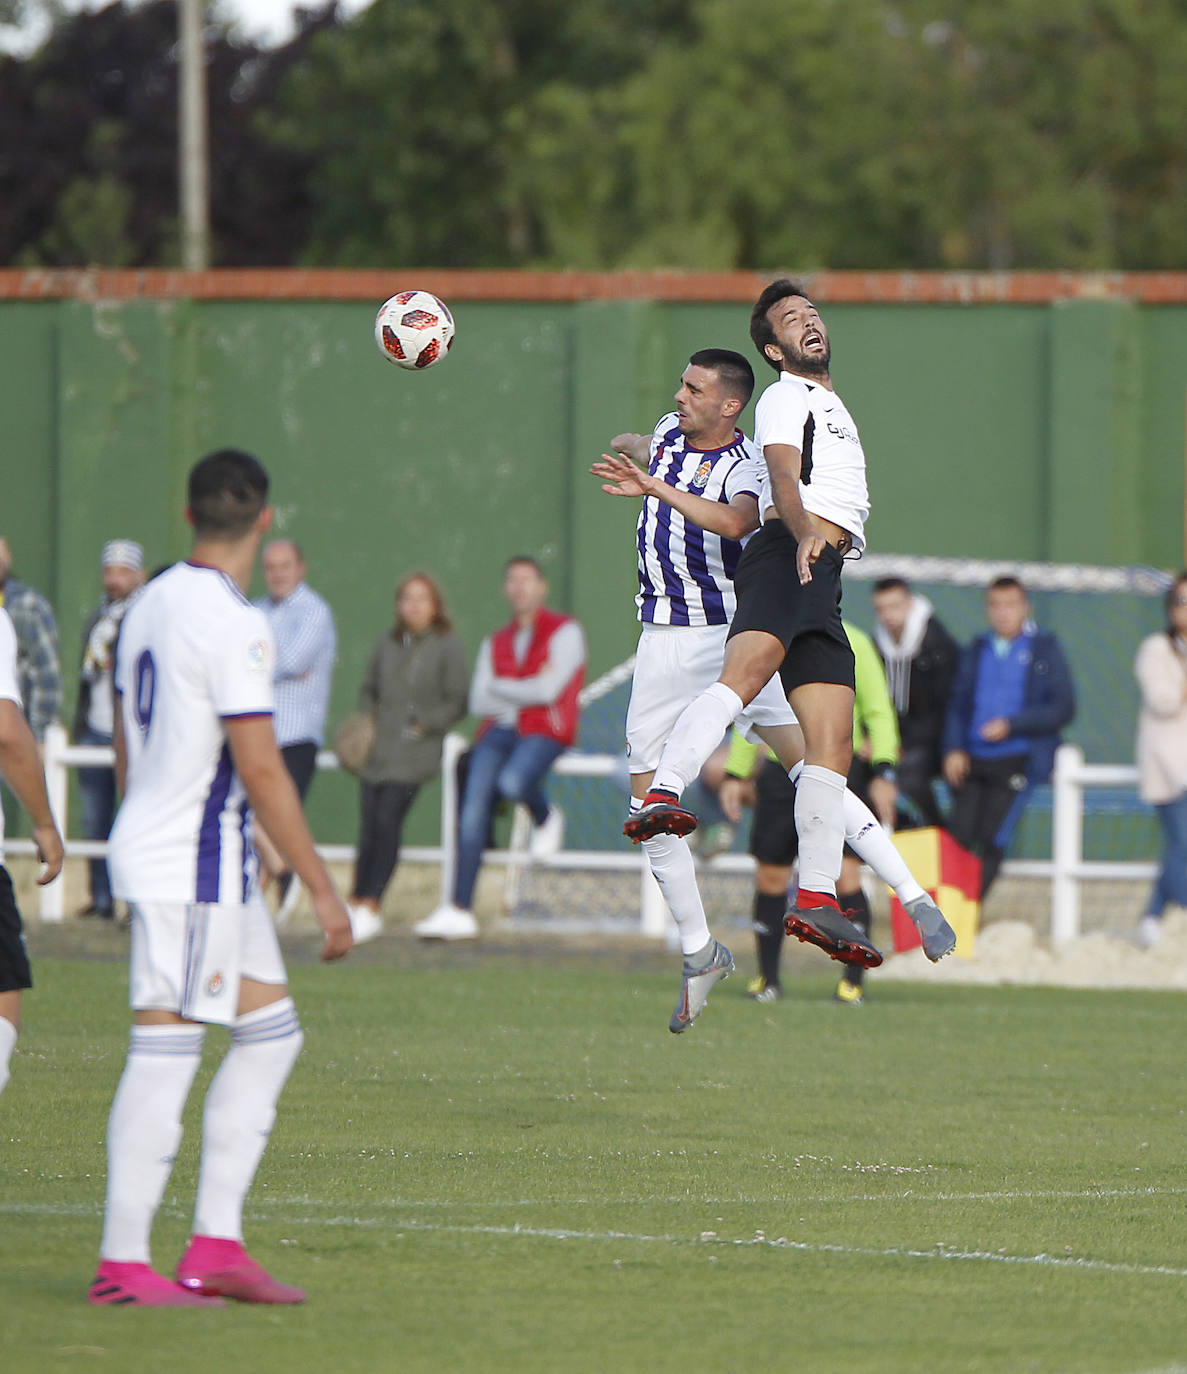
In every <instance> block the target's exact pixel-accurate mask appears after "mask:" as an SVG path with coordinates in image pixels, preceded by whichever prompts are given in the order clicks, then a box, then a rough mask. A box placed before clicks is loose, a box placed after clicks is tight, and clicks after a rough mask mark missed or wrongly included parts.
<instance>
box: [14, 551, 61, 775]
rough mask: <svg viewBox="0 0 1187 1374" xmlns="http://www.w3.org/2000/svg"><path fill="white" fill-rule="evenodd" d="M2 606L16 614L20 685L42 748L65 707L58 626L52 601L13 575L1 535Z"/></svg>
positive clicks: (26, 715)
mask: <svg viewBox="0 0 1187 1374" xmlns="http://www.w3.org/2000/svg"><path fill="white" fill-rule="evenodd" d="M0 606H3V607H4V609H5V610H6V611H7V612H8V614H9V615H10V616H11V617H12V624H13V628H14V629H15V630H16V642H17V684H18V686H19V687H20V692H21V698H22V700H23V701H24V703H25V717H26V719H27V720H28V722H29V726H30V728H31V729H32V731H33V736H34V738H35V739H36V740H37V744H38V746H39V747H40V748H44V745H45V732H46V728H47V727H48V726H49V725H50V723H51V722H52V721H55V720H57V718H58V716H59V714H60V713H61V709H62V667H61V662H60V660H59V658H58V625H57V622H56V621H55V620H54V613H53V611H52V610H51V609H50V604H49V602H48V601H47V600H46V599H45V597H44V596H42V595H41V593H40V592H35V591H34V590H33V588H32V587H27V586H25V584H24V583H23V582H18V581H17V579H16V578H15V577H13V576H12V553H11V552H10V550H9V547H8V540H7V539H5V538H4V537H3V536H2V535H0Z"/></svg>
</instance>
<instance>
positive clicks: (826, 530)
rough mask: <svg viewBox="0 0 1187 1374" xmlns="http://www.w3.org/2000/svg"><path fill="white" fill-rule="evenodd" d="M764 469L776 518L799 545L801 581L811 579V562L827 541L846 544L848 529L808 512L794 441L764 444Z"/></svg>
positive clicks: (805, 581)
mask: <svg viewBox="0 0 1187 1374" xmlns="http://www.w3.org/2000/svg"><path fill="white" fill-rule="evenodd" d="M763 457H764V458H765V459H766V463H767V471H768V472H769V473H770V476H771V499H772V500H773V501H774V503H775V510H776V511H777V512H778V515H779V518H780V519H781V520H782V521H783V523H784V524H785V525H786V526H787V528H788V530H789V531H790V532H791V534H792V536H793V538H794V539H795V541H796V544H797V545H798V546H799V547H798V551H797V553H796V567H797V568H798V570H799V574H800V582H801V584H806V583H808V582H811V580H812V564H813V563H815V562H816V560H817V559H818V558H819V557H820V555H821V554H822V553H823V552H824V550H825V546H826V545H828V544H834V545H839V546H840V547H841V548H842V550H843V549H844V548H845V547H846V545H845V544H842V543H841V541H842V540H847V539H849V534H848V531H846V530H844V529H842V528H841V526H840V525H837V524H834V523H833V521H831V520H826V519H824V517H823V516H820V515H811V514H809V513H808V512H807V511H806V510H805V509H804V503H803V502H802V501H801V500H800V469H801V464H802V458H801V455H800V451H799V449H798V448H796V447H795V446H794V444H767V446H766V447H765V448H764V449H763Z"/></svg>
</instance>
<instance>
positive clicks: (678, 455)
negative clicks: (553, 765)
mask: <svg viewBox="0 0 1187 1374" xmlns="http://www.w3.org/2000/svg"><path fill="white" fill-rule="evenodd" d="M753 387H754V373H753V371H752V370H751V367H750V364H749V363H748V362H747V361H746V359H745V358H743V357H742V356H741V355H740V354H737V353H734V352H731V351H729V350H726V349H704V350H701V351H700V352H699V353H695V354H694V355H693V356H692V358H691V359H690V361H689V365H688V367H687V368H686V369H685V371H684V373H683V375H682V377H681V385H680V389H679V390H678V391H677V393H676V405H677V409H676V411H675V412H673V413H671V414H668V415H665V416H664V417H663V418H662V419H661V420H660V421H659V423H658V424H657V425H656V427H655V431H654V433H653V434H652V435H650V436H648V435H638V434H620V435H618V436H616V438H615V439H614V440H613V447H614V448H615V449H616V450H618V452H619V453H621V454H626V455H629V456H630V457H631V458H633V459H635V460H636V461H637V462H639V463H644V464H647V470H646V471H640V470H639V468H637V467H636V466H635V464H634V463H633V462H629V461H627V460H626V458H623V457H616V456H613V455H610V454H603V455H602V460H601V462H600V463H597V464H595V465H594V466H593V468H592V469H591V471H592V472H593V473H594V475H595V476H598V477H601V478H602V479H603V480H604V486H603V490H605V491H607V492H608V493H610V494H612V495H617V496H626V497H640V496H641V497H643V498H644V500H643V508H642V510H641V511H640V514H639V521H638V527H637V545H638V563H639V583H640V591H639V594H638V596H637V597H636V602H637V604H638V607H639V619H640V620H641V621H642V622H643V629H642V632H641V634H640V637H639V646H638V650H637V653H636V661H635V671H634V678H633V682H632V687H631V701H630V706H629V707H628V711H627V753H628V755H629V760H630V768H631V774H632V793H633V800H632V804H631V806H632V817H631V820H630V821H628V823H627V827H626V829H627V832H628V833H632V829H631V827H632V822H634V821H635V820H636V818H637V817H638V816H639V815H640V814H642V813H643V810H644V807H645V805H647V804H648V802H650V803H654V800H655V798H654V794H653V793H649V788H650V785H651V783H652V778H653V770H654V769H655V767H656V765H657V763H658V762H659V760H660V755H661V751H662V750H663V743H664V741H665V740H666V739H667V738H668V736H669V735H670V734H671V732H672V729H673V726H674V725H675V723H676V721H677V719H678V718H679V717H680V715H681V712H682V711H683V710H684V709H685V707H687V706H688V704H689V703H690V701H692V700H693V699H694V698H696V697H697V696H698V694H699V693H700V692H702V691H703V690H704V689H705V688H708V687H710V686H711V684H712V683H713V680H714V678H715V677H716V676H717V675H718V674H719V673H720V671H721V666H722V657H723V654H724V652H725V646H726V639H727V634H728V631H729V624H730V620H731V618H732V617H733V615H734V611H735V593H734V585H733V576H734V571H735V568H736V566H737V564H738V560H739V556H740V555H741V553H742V541H744V540H745V539H746V538H747V536H748V535H749V534H751V533H752V532H753V531H754V530H755V529H756V528H757V526H758V511H759V500H758V493H759V490H760V487H761V485H762V481H763V475H764V474H763V465H762V462H761V460H760V459H759V458H758V456H757V453H756V452H755V450H754V447H753V445H752V444H751V443H750V441H749V440H748V439H747V438H746V437H745V436H744V435H743V434H742V433H741V431H740V430H738V429H737V428H736V424H735V422H736V419H737V417H738V415H739V414H740V413H741V411H742V410H743V409H744V408H745V406H746V403H747V402H748V401H749V399H750V395H751V392H752V390H753ZM741 724H742V726H743V728H744V729H748V730H749V731H750V732H751V733H752V734H754V735H757V736H759V737H760V738H762V739H763V740H764V741H765V742H767V743H768V744H769V745H770V746H771V747H772V748H773V749H774V750H775V752H776V753H777V755H778V756H779V757H780V759H781V760H782V761H783V763H784V766H785V767H787V768H788V769H789V770H790V771H791V774H792V776H793V778H795V777H797V776H798V774H799V771H800V761H801V760H802V758H803V736H802V734H801V732H800V730H799V727H798V725H797V723H796V719H795V715H794V714H793V712H792V710H791V707H790V706H789V705H788V701H787V697H786V695H785V693H784V691H783V688H782V685H781V684H780V682H779V681H778V678H777V676H776V675H774V673H773V672H772V674H771V675H769V676H768V680H767V681H766V682H765V683H764V684H762V686H761V687H760V688H759V690H758V692H757V693H756V694H755V695H754V697H753V699H752V700H751V702H750V703H749V705H748V708H747V709H746V711H745V712H744V718H743V721H742V722H741ZM724 728H725V727H724V726H723V727H722V731H721V734H723V733H724ZM718 739H720V734H719V736H718ZM716 743H717V740H714V742H713V746H711V747H710V750H707V751H706V757H707V756H708V753H709V752H711V748H712V747H714V746H715V745H716ZM698 771H699V770H698ZM693 776H695V773H694V775H693ZM843 807H844V824H845V832H846V839H847V840H848V841H849V843H850V844H851V845H853V846H854V847H855V848H856V850H857V851H858V852H859V853H860V854H861V856H862V858H864V859H865V861H866V862H867V863H869V864H870V865H871V867H872V868H874V870H875V871H876V872H877V873H878V874H879V876H880V877H882V879H883V880H884V881H885V882H887V883H888V884H890V886H892V887H893V888H894V889H895V890H896V892H897V893H898V895H899V897H900V898H901V899H902V900H903V901H904V903H907V904H909V910H910V911H911V914H912V916H913V918H914V919H915V921H916V924H917V925H919V927H920V929H921V933H923V932H934V934H933V935H932V937H931V938H930V940H929V941H927V943H928V946H929V952H930V956H931V957H934V958H938V957H940V955H939V953H937V952H936V951H937V949H939V947H940V945H941V944H943V943H944V937H943V936H942V935H940V932H941V930H944V931H948V938H951V931H950V929H949V927H948V926H947V924H946V922H944V920H943V917H942V916H941V915H940V913H939V911H938V909H937V908H936V907H935V905H934V904H933V903H932V902H931V900H930V898H928V896H927V895H926V893H925V892H924V891H923V888H922V887H921V886H920V885H919V884H918V883H917V882H916V881H915V880H914V878H912V876H911V874H910V872H909V871H908V869H907V867H906V865H905V864H904V862H903V860H902V858H901V856H900V855H899V853H898V851H897V850H896V849H895V847H894V845H893V844H892V843H891V841H890V840H889V838H888V837H887V836H886V835H885V834H884V833H883V831H882V830H881V828H880V827H879V825H878V823H877V821H876V820H875V818H874V816H873V814H872V813H871V812H870V810H869V809H868V807H866V806H865V805H864V804H863V803H862V802H861V801H860V800H859V799H858V798H857V797H855V796H854V795H853V794H852V793H851V792H846V793H845V795H844V798H843ZM683 815H684V816H686V817H689V819H691V821H692V825H688V826H686V827H683V828H681V827H680V826H673V827H672V828H671V830H669V831H667V832H666V833H665V831H664V830H663V829H660V828H658V827H657V828H655V829H654V830H651V831H650V833H648V834H645V835H641V836H638V838H640V839H642V840H643V842H644V849H645V851H646V853H647V857H648V861H649V863H650V865H651V868H652V871H653V873H654V874H655V876H656V879H657V881H658V882H659V884H660V887H661V889H662V891H663V893H664V896H665V899H666V900H667V902H668V905H669V907H670V909H671V911H672V914H673V917H674V919H675V921H676V924H677V926H678V928H679V932H680V941H681V947H682V950H683V953H684V976H683V983H682V988H681V995H680V999H679V1000H678V1002H677V1004H676V1009H675V1011H674V1013H673V1015H672V1019H671V1023H670V1029H671V1030H672V1031H673V1032H676V1033H679V1032H681V1031H684V1030H687V1029H688V1027H689V1026H690V1025H691V1024H692V1022H693V1020H694V1019H695V1018H696V1016H697V1015H698V1014H699V1012H700V1011H701V1010H702V1009H703V1007H704V1005H705V1002H706V1000H707V998H708V994H709V991H710V989H711V988H712V987H713V985H714V984H715V983H716V982H718V981H719V980H720V979H721V978H724V977H726V976H728V974H729V972H730V971H731V969H732V967H733V962H732V957H731V956H730V953H729V951H728V950H727V949H726V948H725V947H724V946H723V945H721V944H720V943H719V942H717V941H716V940H714V939H713V938H712V936H711V935H710V932H709V928H708V924H707V922H706V919H705V912H704V907H703V905H702V903H701V900H700V896H699V894H698V892H697V885H696V875H695V867H694V864H693V859H692V855H691V852H690V851H689V849H688V845H687V843H686V842H685V841H684V839H683V838H682V836H683V835H684V834H686V833H687V831H688V830H689V829H691V828H692V826H693V825H695V818H694V817H691V813H688V812H683ZM947 948H949V949H950V948H951V944H948V946H947ZM942 952H945V953H946V952H947V949H944V950H943V951H942Z"/></svg>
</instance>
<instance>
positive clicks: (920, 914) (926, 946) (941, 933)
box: [903, 892, 956, 964]
mask: <svg viewBox="0 0 1187 1374" xmlns="http://www.w3.org/2000/svg"><path fill="white" fill-rule="evenodd" d="M903 910H904V911H906V913H907V915H908V916H910V918H911V921H912V924H913V925H914V927H915V929H916V930H917V931H918V932H919V938H920V939H921V940H922V941H923V952H924V954H926V955H927V957H928V958H929V959H930V960H931V961H932V963H933V964H934V963H937V962H938V961H939V960H940V959H942V958H943V957H944V955H945V954H951V953H952V951H953V950H954V949H955V948H956V932H955V931H954V930H953V929H952V927H951V926H950V925H949V924H948V922H947V921H945V920H944V913H943V912H942V911H941V910H940V908H939V907H938V906H936V904H935V902H933V901H932V899H931V898H930V897H929V896H928V895H927V893H926V892H925V893H924V894H923V896H922V897H916V898H915V900H914V901H913V902H904V903H903Z"/></svg>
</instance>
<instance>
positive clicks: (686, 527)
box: [635, 411, 762, 625]
mask: <svg viewBox="0 0 1187 1374" xmlns="http://www.w3.org/2000/svg"><path fill="white" fill-rule="evenodd" d="M678 419H679V417H678V416H677V414H676V412H675V411H672V412H671V413H669V414H667V415H665V416H664V417H663V419H662V420H660V422H659V424H657V425H656V427H655V432H654V434H653V435H652V436H651V463H650V467H649V471H650V472H651V474H652V475H653V476H655V477H659V478H660V479H661V480H662V481H664V482H666V483H667V484H668V485H669V486H670V487H674V488H675V489H676V490H677V491H688V492H692V494H693V495H694V496H703V497H704V498H705V499H706V500H708V501H720V502H722V504H724V505H728V504H729V503H730V502H731V501H732V500H733V499H734V497H735V496H739V495H741V494H742V493H744V492H745V493H748V494H749V495H751V496H754V497H757V496H758V491H759V483H760V480H761V476H762V471H761V470H762V462H761V460H760V459H759V457H758V454H757V452H756V451H755V448H754V445H753V444H752V443H751V442H750V440H749V439H747V437H746V436H745V435H744V434H743V433H742V431H741V430H738V429H736V430H734V437H733V439H732V440H731V441H730V442H729V443H728V444H727V445H726V446H725V447H724V448H713V449H698V448H693V447H692V446H691V445H690V444H689V443H688V442H687V441H686V440H685V437H684V435H683V434H681V433H680V428H679V425H678ZM743 542H744V541H743ZM636 544H637V546H638V550H639V593H638V595H637V596H636V597H635V605H636V606H638V608H639V619H640V620H642V621H646V622H649V623H651V624H655V625H728V624H729V622H730V620H731V619H732V618H733V614H734V607H735V605H736V599H735V596H734V582H733V578H734V569H735V568H736V567H737V565H738V558H739V556H740V554H741V552H742V544H741V543H739V542H738V541H737V540H735V539H725V538H723V537H722V536H721V535H719V534H711V533H710V532H709V531H708V530H705V529H702V528H701V527H700V526H699V525H694V524H693V523H692V521H690V520H685V518H684V516H682V515H681V514H680V512H679V511H676V510H673V509H672V507H671V506H669V505H666V504H665V503H664V502H663V501H660V500H659V499H658V498H657V497H654V496H648V497H645V498H644V501H643V509H642V510H641V511H640V512H639V523H638V525H637V526H636Z"/></svg>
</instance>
